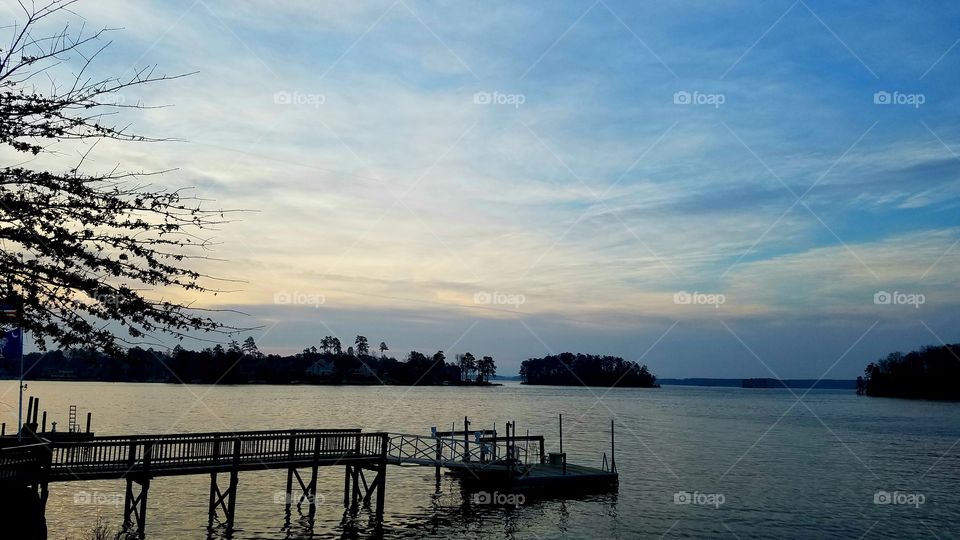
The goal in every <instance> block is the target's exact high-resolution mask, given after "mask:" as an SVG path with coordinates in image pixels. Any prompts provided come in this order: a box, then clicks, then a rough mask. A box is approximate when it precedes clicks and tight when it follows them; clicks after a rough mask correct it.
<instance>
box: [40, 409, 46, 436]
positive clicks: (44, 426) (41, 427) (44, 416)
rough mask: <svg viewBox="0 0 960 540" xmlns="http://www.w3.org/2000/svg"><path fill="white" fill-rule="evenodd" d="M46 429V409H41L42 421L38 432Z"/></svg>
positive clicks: (43, 431)
mask: <svg viewBox="0 0 960 540" xmlns="http://www.w3.org/2000/svg"><path fill="white" fill-rule="evenodd" d="M46 431H47V411H43V422H42V423H41V424H40V433H45V432H46Z"/></svg>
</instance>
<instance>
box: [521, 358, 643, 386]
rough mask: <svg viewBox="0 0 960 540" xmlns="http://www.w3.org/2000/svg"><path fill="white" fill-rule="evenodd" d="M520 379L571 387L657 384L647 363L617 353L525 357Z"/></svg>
mask: <svg viewBox="0 0 960 540" xmlns="http://www.w3.org/2000/svg"><path fill="white" fill-rule="evenodd" d="M520 378H521V380H522V381H523V382H524V383H526V384H558V385H568V386H580V385H583V386H630V387H655V386H657V384H656V380H657V378H656V377H655V376H654V375H653V374H652V373H650V371H649V370H648V369H647V367H646V366H641V365H639V364H637V363H636V362H627V361H624V359H623V358H620V357H616V356H598V355H592V354H573V353H569V352H565V353H560V354H558V355H551V356H545V357H543V358H531V359H529V360H524V361H523V363H522V364H521V365H520Z"/></svg>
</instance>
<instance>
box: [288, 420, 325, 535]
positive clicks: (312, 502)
mask: <svg viewBox="0 0 960 540" xmlns="http://www.w3.org/2000/svg"><path fill="white" fill-rule="evenodd" d="M292 444H293V440H292V439H291V445H292ZM291 448H292V447H291ZM292 455H293V453H292V450H291V456H292ZM319 462H320V437H317V438H316V439H314V441H313V461H312V462H311V464H310V481H309V482H304V481H303V477H301V476H300V471H299V470H297V468H296V467H290V468H289V469H287V492H286V501H284V513H285V515H286V520H287V523H288V524H289V522H290V507H291V505H292V504H293V479H294V478H296V479H297V483H298V484H299V485H300V490H299V495H298V497H297V511H299V512H301V514H302V511H301V508H302V506H303V501H307V504H309V514H308V516H309V518H310V526H311V527H312V526H313V520H314V517H315V516H316V514H317V478H318V476H319Z"/></svg>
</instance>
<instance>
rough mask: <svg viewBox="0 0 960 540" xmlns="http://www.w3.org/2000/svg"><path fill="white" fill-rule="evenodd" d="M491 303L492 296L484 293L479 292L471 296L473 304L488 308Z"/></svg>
mask: <svg viewBox="0 0 960 540" xmlns="http://www.w3.org/2000/svg"><path fill="white" fill-rule="evenodd" d="M491 302H493V295H492V294H490V293H488V292H486V291H481V292H478V293H477V294H474V295H473V303H474V304H480V305H484V306H488V305H490V303H491Z"/></svg>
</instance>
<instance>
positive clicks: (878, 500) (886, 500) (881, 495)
mask: <svg viewBox="0 0 960 540" xmlns="http://www.w3.org/2000/svg"><path fill="white" fill-rule="evenodd" d="M891 502H893V498H892V497H891V496H890V492H888V491H883V490H880V491H878V492H876V493H874V494H873V504H890V503H891Z"/></svg>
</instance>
